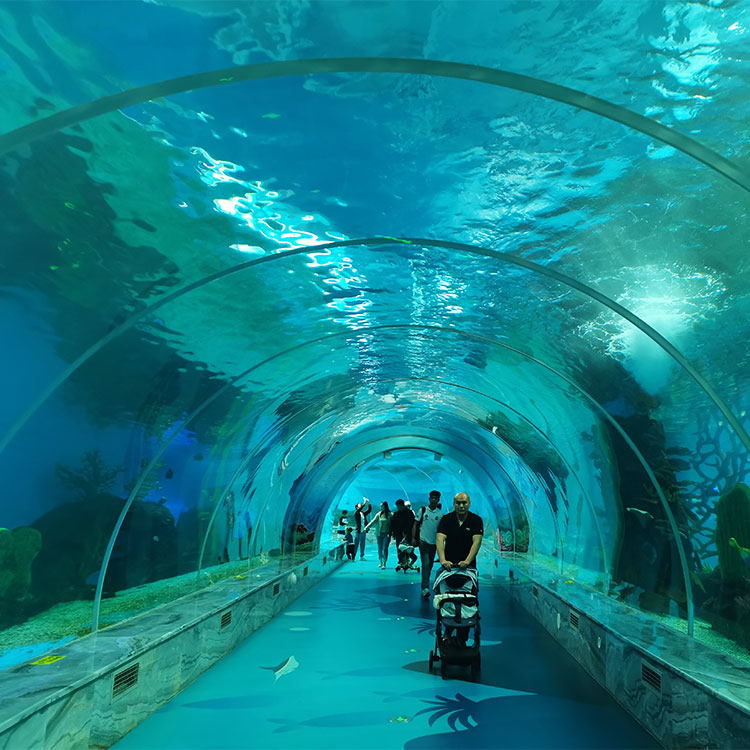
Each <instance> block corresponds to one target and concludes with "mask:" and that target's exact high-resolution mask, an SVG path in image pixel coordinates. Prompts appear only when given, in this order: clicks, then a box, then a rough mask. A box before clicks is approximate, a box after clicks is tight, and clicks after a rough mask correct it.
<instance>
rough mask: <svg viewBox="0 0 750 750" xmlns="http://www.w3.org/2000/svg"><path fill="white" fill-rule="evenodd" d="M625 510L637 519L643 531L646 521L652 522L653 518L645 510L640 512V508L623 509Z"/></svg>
mask: <svg viewBox="0 0 750 750" xmlns="http://www.w3.org/2000/svg"><path fill="white" fill-rule="evenodd" d="M625 510H626V511H628V512H629V513H632V514H633V515H634V516H635V517H636V518H637V519H638V523H640V525H641V528H644V529H645V528H646V524H647V523H648V521H649V520H651V521H653V520H654V517H653V516H652V515H651V514H650V513H649V512H648V511H647V510H641V509H640V508H625Z"/></svg>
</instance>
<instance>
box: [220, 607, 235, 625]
mask: <svg viewBox="0 0 750 750" xmlns="http://www.w3.org/2000/svg"><path fill="white" fill-rule="evenodd" d="M231 624H232V610H231V609H230V610H227V611H226V612H225V613H224V614H223V615H222V616H221V630H224V628H228V627H229V626H230V625H231Z"/></svg>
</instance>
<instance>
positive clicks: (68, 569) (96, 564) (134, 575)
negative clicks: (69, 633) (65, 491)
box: [32, 493, 177, 606]
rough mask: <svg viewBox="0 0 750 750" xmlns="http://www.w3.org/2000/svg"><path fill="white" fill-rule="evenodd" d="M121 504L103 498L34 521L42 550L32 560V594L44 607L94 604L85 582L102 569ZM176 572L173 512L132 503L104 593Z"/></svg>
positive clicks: (59, 509)
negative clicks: (87, 601)
mask: <svg viewBox="0 0 750 750" xmlns="http://www.w3.org/2000/svg"><path fill="white" fill-rule="evenodd" d="M124 503H125V501H124V499H123V498H119V497H115V496H114V495H109V494H106V493H102V494H100V495H98V496H97V497H96V498H88V499H85V500H81V501H79V502H74V503H65V504H63V505H59V506H58V507H56V508H53V509H52V510H51V511H49V512H48V513H46V514H45V515H43V516H42V517H41V518H38V519H37V520H36V521H34V523H33V524H32V527H33V528H34V529H36V530H38V531H39V532H41V535H42V537H43V538H44V547H43V549H42V551H41V552H40V554H39V555H38V556H37V558H36V560H34V565H33V569H32V591H33V593H34V594H35V596H36V597H37V598H38V599H39V601H40V602H41V603H42V604H43V605H44V606H49V605H50V604H52V603H57V602H63V601H70V600H73V599H90V598H93V594H94V586H93V585H92V584H91V583H87V579H89V580H90V577H91V576H92V575H93V574H96V573H97V571H99V569H100V567H101V564H102V559H103V557H104V552H105V550H106V547H107V543H108V541H109V537H110V535H111V533H112V530H113V529H114V527H115V524H116V522H117V518H118V516H119V514H120V511H121V510H122V507H123V505H124ZM154 537H158V539H159V541H158V542H157V541H155V540H154ZM176 567H177V530H176V528H175V522H174V517H173V516H172V514H171V512H170V511H169V509H168V508H167V507H166V506H164V505H159V504H157V503H147V502H140V501H136V502H134V503H133V505H132V506H131V508H130V511H129V512H128V514H127V515H126V516H125V520H124V522H123V525H122V528H121V529H120V533H119V534H118V537H117V541H116V543H115V547H114V551H113V554H112V558H111V560H110V565H109V569H108V571H107V577H106V580H105V589H106V591H107V592H108V593H111V592H114V591H118V590H121V589H124V588H128V587H131V586H138V585H140V584H142V583H148V582H151V581H155V580H159V579H161V578H166V577H170V576H172V575H174V574H175V571H176Z"/></svg>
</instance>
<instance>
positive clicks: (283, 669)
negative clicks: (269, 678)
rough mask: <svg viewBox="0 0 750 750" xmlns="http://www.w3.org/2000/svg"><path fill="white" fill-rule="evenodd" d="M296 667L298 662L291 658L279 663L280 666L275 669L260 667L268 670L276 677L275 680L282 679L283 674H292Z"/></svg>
mask: <svg viewBox="0 0 750 750" xmlns="http://www.w3.org/2000/svg"><path fill="white" fill-rule="evenodd" d="M298 666H299V662H298V661H297V660H296V659H295V658H294V657H293V656H290V657H289V658H288V659H285V660H284V661H282V662H281V664H279V665H277V666H275V667H261V669H270V670H271V671H272V672H273V673H274V674H275V675H276V680H278V679H279V677H283V676H284V675H285V674H290V673H291V672H294V670H295V669H297V667H298ZM276 680H274V682H276Z"/></svg>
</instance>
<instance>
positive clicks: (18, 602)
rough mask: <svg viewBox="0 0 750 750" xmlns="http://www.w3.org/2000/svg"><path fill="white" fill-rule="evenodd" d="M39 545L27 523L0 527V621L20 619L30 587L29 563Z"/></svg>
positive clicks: (40, 544)
mask: <svg viewBox="0 0 750 750" xmlns="http://www.w3.org/2000/svg"><path fill="white" fill-rule="evenodd" d="M41 548H42V535H41V534H40V533H39V532H38V531H37V530H36V529H32V528H29V527H28V526H20V527H19V528H17V529H13V531H11V530H10V529H0V624H2V625H4V624H7V623H9V622H12V621H13V620H14V618H15V619H18V618H22V617H23V616H24V615H25V613H26V609H27V606H26V604H22V603H23V602H25V600H27V599H29V591H30V589H31V564H32V563H33V562H34V559H35V558H36V556H37V555H38V554H39V551H40V550H41Z"/></svg>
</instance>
